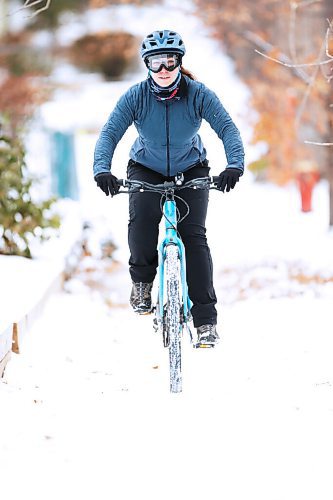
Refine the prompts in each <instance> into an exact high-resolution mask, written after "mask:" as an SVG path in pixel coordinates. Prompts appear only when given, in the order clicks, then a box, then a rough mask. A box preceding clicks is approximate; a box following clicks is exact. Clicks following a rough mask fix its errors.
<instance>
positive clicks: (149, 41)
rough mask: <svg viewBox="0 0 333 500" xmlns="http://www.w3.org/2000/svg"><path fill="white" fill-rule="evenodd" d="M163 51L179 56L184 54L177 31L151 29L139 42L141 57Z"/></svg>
mask: <svg viewBox="0 0 333 500" xmlns="http://www.w3.org/2000/svg"><path fill="white" fill-rule="evenodd" d="M163 52H168V53H172V54H180V55H181V56H183V55H184V54H185V52H186V50H185V45H184V42H183V40H182V39H181V36H180V35H179V34H178V33H176V32H175V31H170V30H160V31H153V32H152V33H150V34H149V35H147V36H146V38H145V39H144V40H143V42H142V44H141V50H140V54H141V57H142V59H144V58H145V57H146V56H150V55H152V54H161V53H163Z"/></svg>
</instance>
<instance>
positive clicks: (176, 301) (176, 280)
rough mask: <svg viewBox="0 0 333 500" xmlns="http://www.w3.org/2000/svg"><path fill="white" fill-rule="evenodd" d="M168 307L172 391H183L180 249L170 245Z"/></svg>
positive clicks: (167, 327)
mask: <svg viewBox="0 0 333 500" xmlns="http://www.w3.org/2000/svg"><path fill="white" fill-rule="evenodd" d="M165 270H166V287H167V307H166V329H167V335H168V339H169V364H170V391H171V392H181V391H182V371H181V323H180V312H181V305H180V275H179V257H178V247H177V246H176V245H168V246H167V247H166V257H165Z"/></svg>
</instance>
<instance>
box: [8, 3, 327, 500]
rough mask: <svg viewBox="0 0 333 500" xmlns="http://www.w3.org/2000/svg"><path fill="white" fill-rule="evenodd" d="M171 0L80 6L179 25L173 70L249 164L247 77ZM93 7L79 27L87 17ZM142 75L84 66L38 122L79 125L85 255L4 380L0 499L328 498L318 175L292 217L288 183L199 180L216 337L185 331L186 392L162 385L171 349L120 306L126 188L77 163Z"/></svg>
mask: <svg viewBox="0 0 333 500" xmlns="http://www.w3.org/2000/svg"><path fill="white" fill-rule="evenodd" d="M170 5H171V6H173V8H171V7H170ZM183 5H185V7H186V9H187V10H186V11H185V12H183V11H182V10H181V11H179V10H177V9H176V3H175V2H173V1H172V2H170V1H169V2H167V6H166V7H163V6H159V7H150V9H149V10H148V9H146V8H143V9H139V10H138V9H133V8H129V7H126V8H124V7H121V8H119V9H118V10H117V9H115V8H114V7H113V8H112V9H110V11H108V10H101V11H96V12H95V13H94V16H95V17H96V16H100V18H99V19H101V18H103V22H104V20H105V22H106V23H107V22H108V20H109V21H110V22H112V21H114V23H120V22H121V25H124V17H122V16H125V19H126V23H127V24H128V26H129V28H131V29H132V28H133V29H135V30H136V32H137V33H138V35H141V36H143V35H144V34H146V33H147V32H148V31H150V30H151V29H155V28H156V27H160V26H161V24H163V25H164V26H170V27H171V28H172V29H176V30H178V31H180V32H181V33H182V35H183V37H184V40H185V43H186V45H187V46H188V47H189V49H188V55H187V56H186V58H188V59H187V61H188V62H187V61H186V66H187V67H189V68H191V69H193V71H194V73H196V74H197V75H198V77H199V78H200V79H202V80H203V81H204V82H205V83H206V84H207V85H208V86H209V87H211V88H212V89H214V90H215V91H216V92H217V93H218V94H219V96H220V97H221V99H222V100H223V103H224V104H225V106H226V108H227V109H228V110H229V111H230V113H231V114H232V116H233V117H234V119H235V121H236V122H237V124H238V125H239V126H240V128H241V131H242V135H243V137H244V139H245V143H246V144H247V153H248V154H247V160H248V161H250V159H252V158H254V157H255V155H256V154H257V151H256V149H255V148H254V147H253V146H250V145H249V144H248V143H249V141H250V136H251V129H250V126H249V123H248V122H247V121H246V117H247V116H248V115H249V114H250V110H248V109H247V101H248V95H249V94H248V90H247V89H245V87H244V86H243V85H242V84H241V82H239V80H238V79H237V76H236V75H235V74H234V72H233V66H232V64H231V62H230V61H229V60H228V59H227V58H226V57H225V56H224V55H223V54H222V53H221V52H219V51H218V49H217V45H216V42H215V41H212V40H210V39H209V36H208V33H207V31H206V29H205V28H204V27H202V25H200V22H199V21H198V20H197V19H196V18H194V17H192V16H191V14H190V3H186V4H183ZM108 12H110V17H109V18H108V15H109V14H107V13H108ZM111 13H112V15H111ZM95 17H94V18H91V19H90V18H89V19H90V21H89V22H90V24H89V26H93V25H95V24H97V25H99V26H101V24H98V22H97V21H95V20H94V19H95ZM156 19H157V20H158V22H157V23H156ZM87 22H88V21H86V24H85V26H87ZM156 24H157V26H156ZM144 77H145V73H144V71H143V72H142V73H140V74H138V75H132V76H131V77H129V79H128V80H127V81H124V82H114V83H107V84H106V83H103V82H100V81H98V79H94V78H93V77H91V79H90V80H89V82H88V81H87V79H85V80H84V83H83V85H82V87H80V86H79V84H78V88H77V89H76V93H75V99H74V98H73V91H72V93H70V91H66V92H64V91H62V93H61V94H60V95H59V96H58V97H57V99H56V100H55V101H54V103H50V104H49V105H48V106H46V107H45V108H44V118H45V120H46V122H47V126H52V125H53V126H57V127H59V126H62V125H63V126H64V127H67V126H68V127H72V126H74V127H77V128H78V129H79V130H78V133H77V161H78V169H79V172H78V173H79V182H80V187H81V202H80V210H81V213H82V214H83V218H84V219H86V220H87V221H89V222H90V224H91V229H90V230H87V233H86V234H87V242H88V248H89V249H90V251H91V254H92V255H90V256H86V257H85V258H84V259H82V261H81V263H80V266H79V268H78V269H77V272H76V273H75V274H74V276H73V277H72V279H71V280H69V281H68V282H67V283H66V286H65V291H64V292H63V293H59V294H57V295H55V296H54V297H53V298H51V299H50V301H49V302H48V304H47V306H46V309H45V312H44V315H43V317H42V318H40V320H39V321H38V322H37V323H36V324H35V327H34V328H33V330H32V331H31V334H30V335H29V337H27V338H26V339H25V342H24V344H23V346H22V353H21V354H20V355H13V358H12V360H11V362H10V363H9V365H8V366H7V369H6V372H5V377H4V380H3V383H2V384H0V403H1V411H0V422H1V431H0V471H1V496H2V495H3V498H6V499H9V500H14V499H15V500H16V499H17V498H21V497H23V496H24V497H26V498H35V499H39V498H45V497H46V498H48V499H50V500H53V499H57V500H58V499H59V497H62V498H64V499H65V500H67V499H72V498H83V499H86V498H87V499H88V498H97V499H98V500H110V499H116V500H129V499H132V498H145V499H147V500H150V499H156V498H158V499H161V500H164V499H170V498H171V497H172V498H174V499H176V500H178V499H181V498H192V499H195V500H196V499H202V498H209V499H212V500H220V499H222V498H223V499H226V500H244V499H246V500H267V499H269V500H296V499H302V500H305V499H306V500H313V499H320V500H332V497H333V485H332V481H331V471H332V467H333V454H332V449H333V430H332V424H331V421H332V415H333V413H332V412H333V399H332V397H333V389H332V386H333V365H332V362H331V357H332V356H331V353H332V347H333V341H332V335H333V329H332V299H333V259H332V254H333V235H332V233H331V232H330V231H329V230H328V187H327V184H326V183H325V182H324V181H322V182H321V183H320V184H319V185H318V186H317V187H316V189H315V192H314V199H313V208H314V210H313V212H311V213H309V214H302V213H301V212H300V200H299V197H298V192H297V189H296V187H295V186H293V185H290V186H289V187H287V188H285V189H281V188H278V187H276V186H272V185H270V184H255V183H254V182H253V179H252V177H251V175H250V174H249V173H247V174H246V175H244V177H243V178H242V180H241V182H240V183H239V185H237V187H236V189H235V190H234V191H232V192H231V193H228V194H224V195H223V194H221V193H217V192H212V193H211V202H210V211H209V215H208V222H207V228H208V239H209V242H210V247H211V251H212V254H213V260H214V266H215V267H214V275H215V285H216V290H217V293H218V297H219V299H220V301H219V306H218V310H219V332H220V335H221V337H222V341H221V344H220V345H219V347H218V348H216V349H215V350H199V351H198V350H194V349H192V348H191V346H190V344H189V342H188V339H187V338H185V339H184V368H183V371H184V375H183V376H184V391H183V393H182V394H179V395H171V394H170V393H169V389H168V370H167V368H168V366H167V364H168V359H167V357H168V353H167V350H166V349H163V347H162V342H161V339H160V338H159V336H158V335H156V334H155V333H154V332H153V329H152V318H151V317H140V318H137V317H136V316H135V315H134V314H133V313H132V312H131V311H130V309H129V307H128V295H129V291H130V280H129V276H128V272H127V260H128V249H127V242H126V239H127V236H126V231H127V218H128V215H127V203H128V200H127V197H126V196H125V195H123V196H118V197H115V198H114V199H112V200H111V199H109V198H106V197H105V196H104V195H103V193H102V192H100V191H98V190H97V189H96V186H95V184H94V182H93V181H92V170H91V167H92V151H93V147H94V144H95V141H96V130H97V129H98V128H99V127H100V126H101V125H102V124H103V123H104V121H105V120H106V118H107V116H108V113H109V111H110V110H111V109H112V106H113V104H114V102H115V101H116V99H117V97H118V96H119V94H120V93H121V92H122V91H124V90H125V89H126V88H127V87H128V85H130V84H132V83H133V81H134V79H135V78H137V79H141V78H144ZM64 101H65V106H66V108H65V109H66V110H67V114H65V115H64ZM66 120H67V122H66ZM202 136H203V138H204V142H205V143H206V145H207V149H208V152H209V158H210V162H211V165H212V173H214V174H217V173H219V172H220V170H222V169H223V168H224V165H225V158H224V154H223V148H222V146H221V145H220V144H219V142H218V140H217V139H216V138H215V137H214V134H213V132H212V131H211V130H210V129H209V127H206V126H205V127H203V133H202ZM133 137H134V130H133V129H131V130H129V131H128V132H127V133H126V135H125V136H124V139H123V141H122V143H121V145H120V146H119V147H118V149H117V152H116V155H115V161H114V165H115V171H116V173H117V174H118V175H119V176H121V177H123V176H124V175H125V165H126V163H127V157H128V150H129V145H130V144H131V141H132V140H133ZM107 238H111V239H112V240H113V241H114V242H115V243H116V245H117V247H118V248H117V250H116V252H115V253H114V257H115V258H114V259H113V260H108V259H101V258H99V257H100V246H99V244H100V241H101V240H103V239H107Z"/></svg>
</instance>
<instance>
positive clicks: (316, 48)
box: [195, 0, 333, 184]
mask: <svg viewBox="0 0 333 500" xmlns="http://www.w3.org/2000/svg"><path fill="white" fill-rule="evenodd" d="M195 3H196V5H197V6H198V15H200V16H201V17H202V18H203V20H204V21H205V23H206V24H207V25H208V26H209V27H210V29H211V32H212V34H213V36H214V37H215V38H216V39H217V40H219V41H220V42H221V44H223V47H224V49H225V50H226V51H227V52H228V53H229V54H230V55H231V57H232V59H233V61H234V63H235V65H236V69H237V72H238V73H239V75H240V76H241V77H242V78H243V79H244V80H245V81H246V82H247V83H248V85H249V88H250V91H251V93H252V106H253V107H254V109H256V110H257V111H258V115H259V119H258V121H257V123H256V124H255V129H254V138H253V140H254V142H255V143H256V142H260V141H264V142H265V143H266V144H267V145H268V150H267V153H265V154H264V155H263V157H262V158H261V159H260V160H259V161H256V162H254V163H253V164H251V165H250V166H249V168H250V169H251V170H252V171H253V172H254V173H256V174H257V175H258V177H259V178H267V179H269V180H271V181H273V182H277V183H278V184H285V183H286V182H288V181H290V180H291V179H293V178H294V177H295V171H297V169H298V165H302V164H303V161H304V160H307V161H312V162H313V164H314V165H315V166H316V167H314V168H318V169H319V170H320V171H321V174H322V175H323V176H326V177H329V176H330V175H331V172H330V170H331V169H329V168H328V165H332V163H333V162H332V149H331V150H330V149H329V148H324V147H322V148H318V146H314V145H309V144H305V143H304V141H305V140H309V141H314V142H328V141H329V142H332V137H333V133H332V113H333V110H332V103H333V92H332V76H333V59H332V62H331V63H330V64H327V65H323V66H321V67H320V66H318V65H313V66H303V67H295V68H291V67H287V66H283V65H281V64H279V63H277V62H274V61H272V60H269V59H267V58H265V57H263V56H262V55H259V54H258V53H257V52H255V50H258V51H260V52H262V53H264V54H265V55H268V56H269V57H271V58H275V59H277V60H279V61H281V62H284V63H286V64H290V65H300V64H304V63H313V62H314V63H316V62H319V61H323V60H324V59H327V54H326V53H325V36H326V32H327V30H328V28H329V23H328V20H331V21H333V2H332V0H322V1H318V0H317V1H316V0H314V1H298V2H294V1H288V0H279V1H276V0H257V1H256V2H252V1H251V0H195ZM331 28H332V26H331ZM327 43H328V47H327V48H328V49H329V53H330V54H332V55H333V32H332V29H330V30H329V31H328V37H327Z"/></svg>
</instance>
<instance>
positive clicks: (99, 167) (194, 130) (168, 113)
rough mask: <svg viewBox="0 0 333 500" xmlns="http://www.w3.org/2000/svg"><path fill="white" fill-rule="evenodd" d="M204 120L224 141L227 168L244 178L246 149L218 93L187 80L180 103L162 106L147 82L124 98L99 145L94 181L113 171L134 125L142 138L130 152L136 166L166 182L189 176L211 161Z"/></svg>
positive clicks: (103, 132) (110, 117)
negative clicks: (116, 155) (189, 171)
mask: <svg viewBox="0 0 333 500" xmlns="http://www.w3.org/2000/svg"><path fill="white" fill-rule="evenodd" d="M203 118H204V119H205V120H206V121H207V122H208V123H209V124H210V126H211V127H212V128H213V130H215V132H216V134H217V135H218V137H219V138H220V139H221V141H222V143H223V145H224V149H225V153H226V157H227V162H228V165H227V166H228V167H236V168H239V169H240V170H242V172H243V170H244V149H243V144H242V140H241V138H240V134H239V131H238V129H237V127H236V126H235V124H234V123H233V121H232V119H231V118H230V116H229V114H228V113H227V111H226V110H225V109H224V107H223V106H222V104H221V102H220V100H219V99H218V97H217V96H216V94H215V93H214V92H212V91H211V90H210V89H208V88H207V87H206V86H205V85H204V84H203V83H200V82H197V81H194V80H191V79H190V78H188V77H186V76H183V77H182V80H181V84H180V89H179V91H178V94H177V98H173V99H170V100H165V101H159V100H157V99H156V97H155V96H154V94H153V93H152V92H151V90H150V85H149V81H148V79H147V80H144V81H143V82H140V83H138V84H136V85H134V86H132V87H130V88H129V89H128V91H127V92H125V94H123V95H122V96H121V98H120V99H119V101H118V103H117V104H116V107H115V108H114V110H113V111H112V113H111V114H110V116H109V119H108V121H107V123H106V124H105V125H104V127H103V129H102V131H101V134H100V136H99V139H98V141H97V144H96V147H95V155H94V175H96V174H99V173H101V172H109V171H110V168H111V162H112V157H113V153H114V150H115V148H116V146H117V144H118V142H119V141H120V139H121V138H122V136H123V135H124V133H125V132H126V130H127V128H128V127H129V126H130V125H131V124H132V123H134V125H135V127H136V129H137V131H138V134H139V136H138V138H137V139H136V140H135V142H134V144H133V146H132V148H131V151H130V157H131V159H132V160H134V161H136V162H138V163H141V164H142V165H144V166H146V167H148V168H150V169H152V170H155V171H156V172H159V173H161V174H163V175H165V176H173V175H175V174H176V173H177V172H184V171H185V170H187V169H188V168H190V167H191V166H192V165H194V164H196V163H198V162H200V161H203V160H204V159H205V158H206V149H205V148H204V146H203V144H202V141H201V138H200V136H199V134H198V130H199V128H200V125H201V122H202V119H203Z"/></svg>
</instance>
